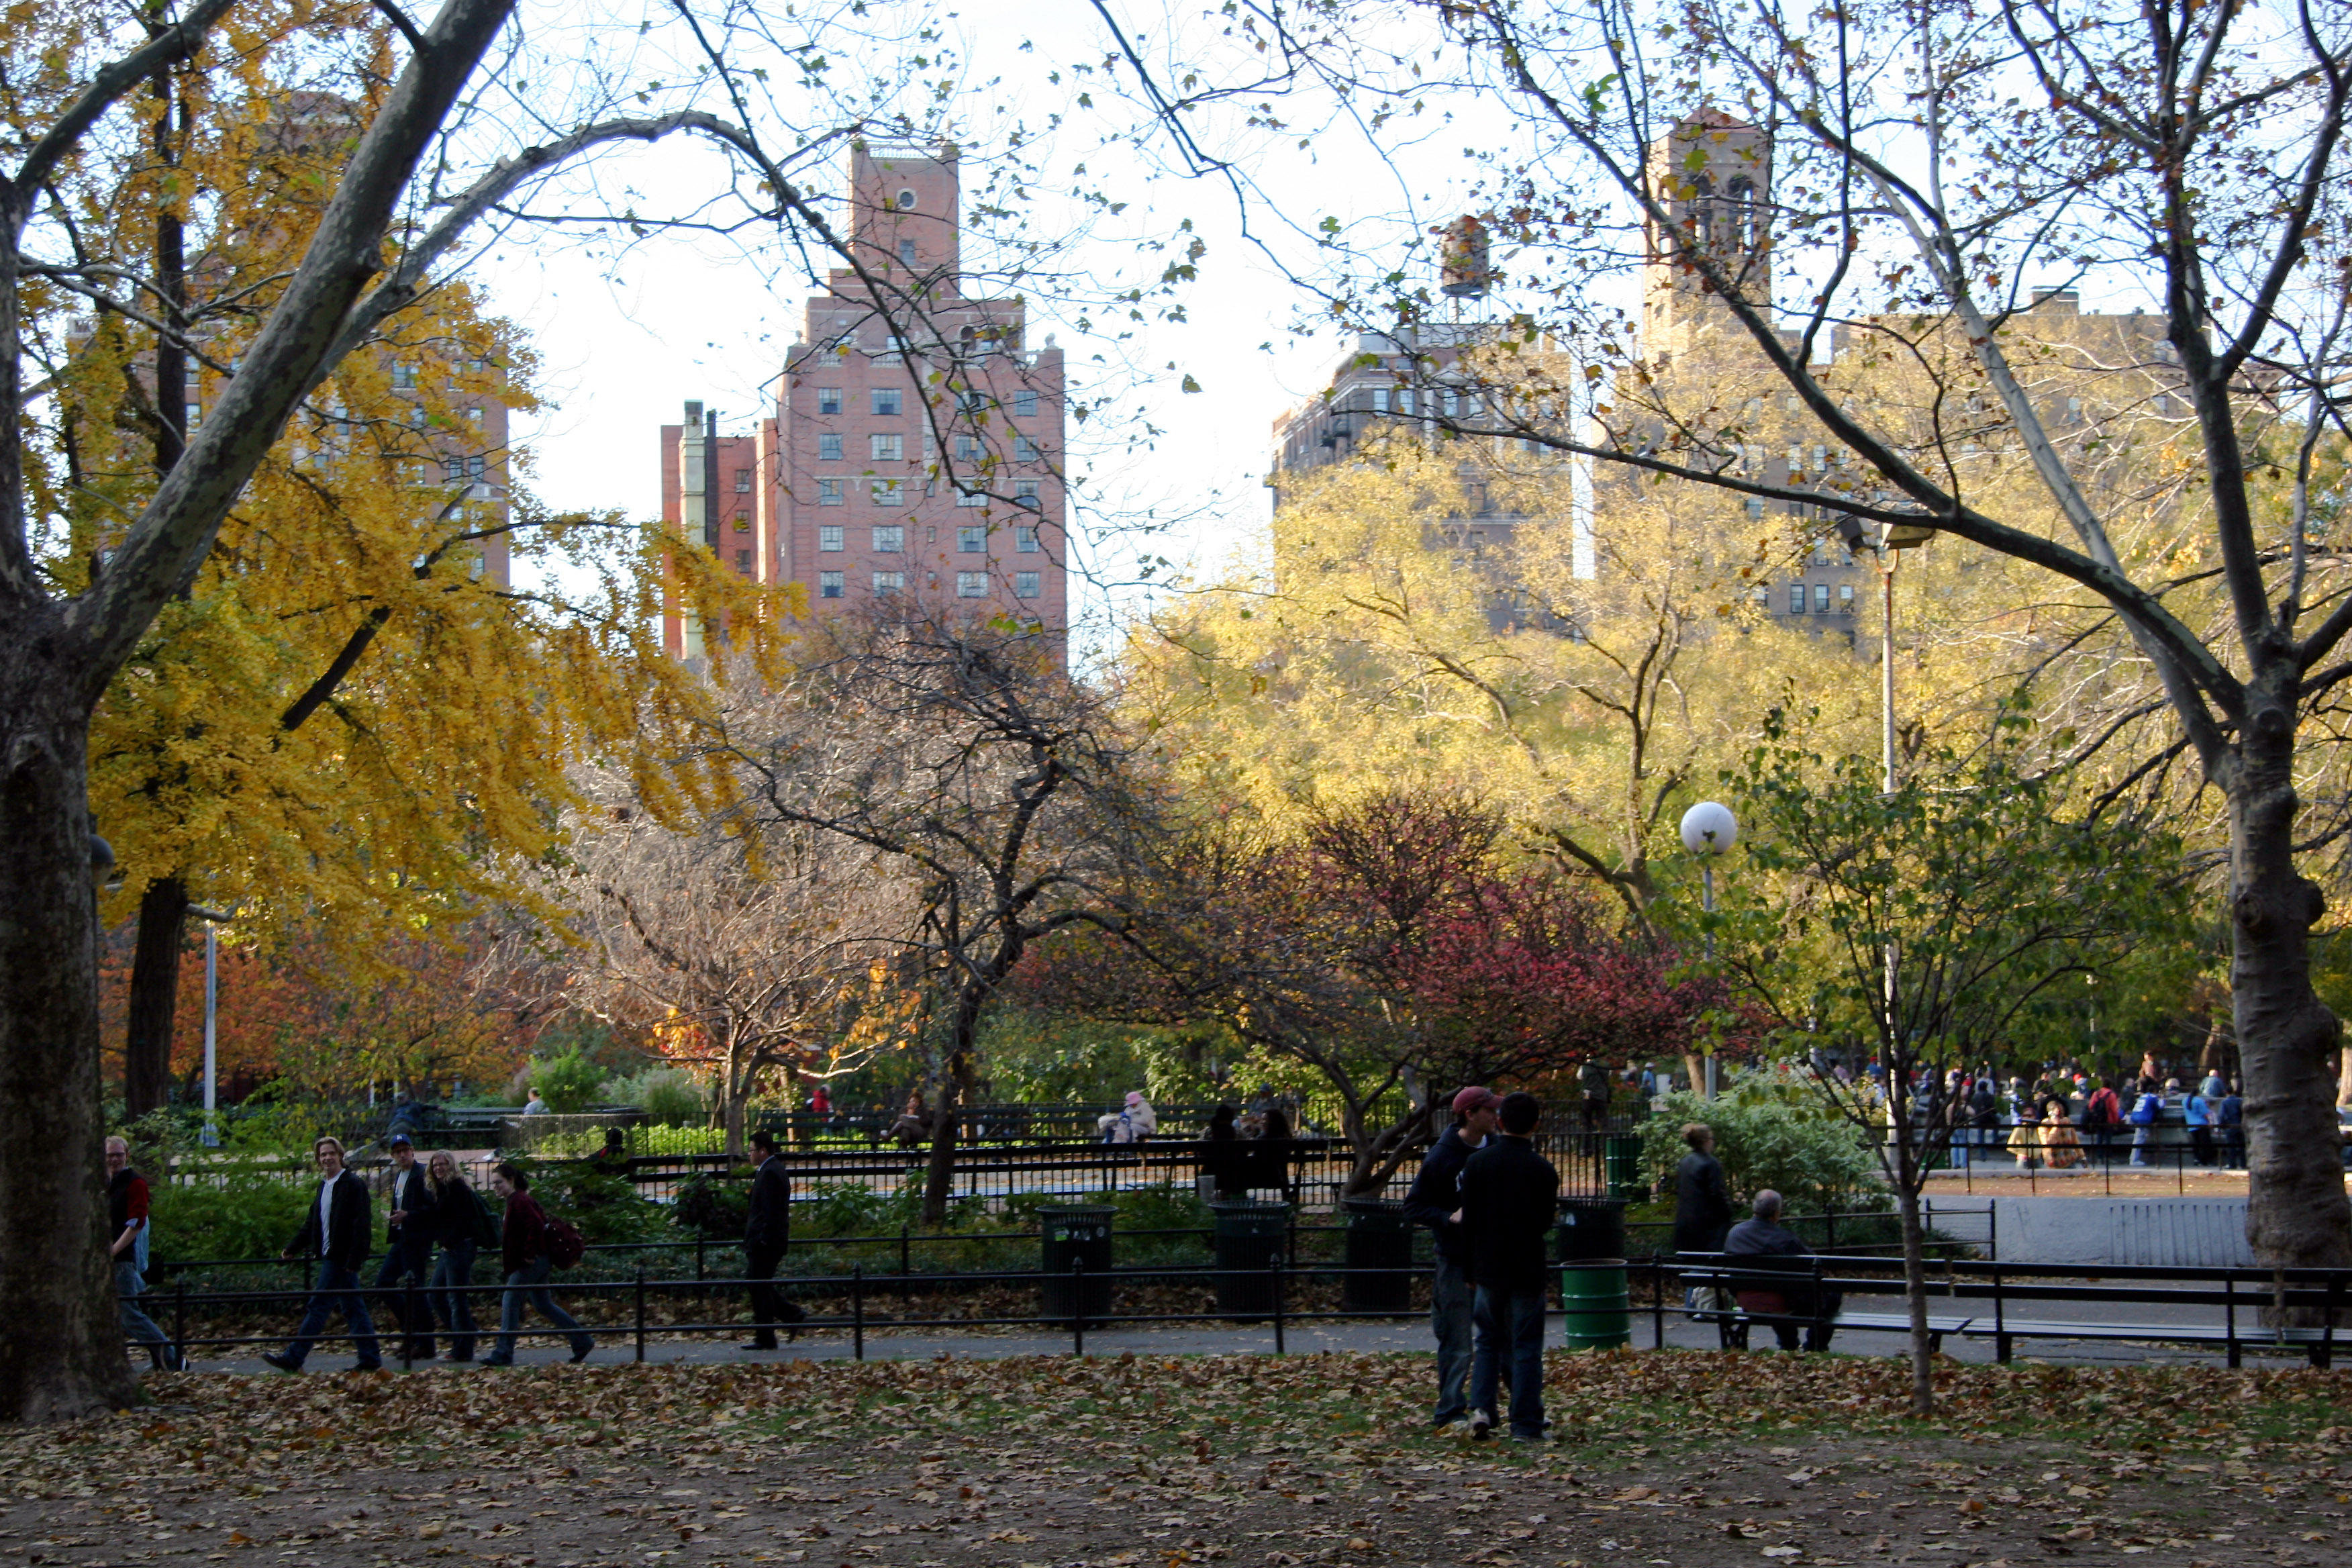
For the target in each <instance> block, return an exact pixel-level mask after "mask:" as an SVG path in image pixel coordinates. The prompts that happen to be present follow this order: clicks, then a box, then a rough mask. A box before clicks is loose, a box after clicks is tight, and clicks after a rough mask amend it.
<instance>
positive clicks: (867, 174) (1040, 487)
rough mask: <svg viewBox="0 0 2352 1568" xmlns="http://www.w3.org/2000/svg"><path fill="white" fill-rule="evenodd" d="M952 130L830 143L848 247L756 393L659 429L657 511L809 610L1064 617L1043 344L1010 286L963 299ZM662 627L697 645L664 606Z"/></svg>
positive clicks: (1050, 384)
mask: <svg viewBox="0 0 2352 1568" xmlns="http://www.w3.org/2000/svg"><path fill="white" fill-rule="evenodd" d="M957 162H958V160H957V154H956V150H955V149H954V148H953V147H952V146H948V147H941V148H938V149H927V150H924V151H922V152H919V153H914V152H903V153H893V152H877V151H876V150H874V149H872V148H869V147H867V146H865V145H863V144H861V145H859V146H857V147H856V148H854V149H853V150H852V152H851V153H850V155H849V169H848V187H849V195H848V234H849V237H850V249H851V253H852V256H853V257H854V258H855V265H854V266H851V267H845V268H835V269H834V270H833V271H831V272H830V273H829V274H828V275H827V278H826V289H825V291H824V293H821V294H816V295H813V296H811V297H810V298H809V299H808V300H807V302H806V305H805V307H804V314H803V322H802V328H801V331H800V336H799V341H797V342H794V343H793V345H792V347H791V348H790V349H789V350H788V351H787V352H786V353H785V356H784V363H783V374H782V387H781V390H780V394H779V395H778V397H777V400H776V404H775V407H774V411H773V412H772V414H768V415H765V416H762V417H761V419H760V420H759V422H758V424H757V426H756V427H755V428H754V429H753V430H752V431H751V432H750V433H748V434H745V433H722V432H721V431H720V429H719V416H718V414H717V412H716V411H715V410H711V409H709V408H706V407H705V406H704V405H702V404H701V403H700V402H690V403H688V404H687V405H686V406H685V409H684V415H685V417H684V418H683V419H681V421H680V422H679V423H678V424H676V425H665V426H662V427H661V478H662V515H663V518H664V520H665V521H667V522H668V523H669V524H671V525H672V526H673V527H674V528H677V529H678V530H679V531H681V532H683V533H684V534H685V535H686V537H688V539H699V540H700V541H701V542H703V543H704V544H705V545H707V546H708V547H709V549H710V550H711V552H713V553H714V554H715V555H716V556H717V557H718V559H719V562H720V563H722V564H724V565H726V566H728V567H730V568H731V569H733V570H734V571H736V572H738V573H740V574H742V575H743V576H745V577H747V578H750V579H751V580H753V581H755V582H760V583H772V584H782V583H793V584H799V585H800V587H801V589H802V590H803V593H804V594H805V595H807V599H808V607H809V613H810V614H811V615H814V616H823V615H825V614H827V613H828V612H843V613H860V614H870V613H874V612H876V611H877V610H878V611H881V612H883V613H887V612H888V610H889V608H890V607H891V606H892V605H898V604H907V603H910V602H911V603H914V604H919V605H921V606H922V607H923V609H924V610H925V611H926V612H927V613H932V614H942V615H948V616H956V615H960V614H970V615H973V616H998V615H1002V616H1010V617H1014V618H1017V619H1019V620H1021V621H1023V622H1025V623H1031V624H1035V625H1040V626H1045V627H1047V628H1050V629H1053V630H1055V631H1062V630H1065V629H1066V627H1067V626H1068V623H1069V584H1068V570H1067V568H1068V560H1069V552H1068V538H1069V535H1068V526H1067V517H1068V498H1067V492H1066V486H1065V482H1064V475H1065V468H1064V454H1065V452H1066V446H1065V439H1064V437H1065V429H1066V425H1065V409H1066V397H1065V384H1064V379H1063V364H1062V351H1061V350H1059V349H1058V348H1055V347H1054V346H1053V343H1052V340H1051V339H1050V338H1049V339H1048V340H1047V342H1046V344H1045V346H1044V347H1043V348H1039V349H1031V348H1029V347H1028V345H1027V342H1026V341H1025V340H1026V335H1027V322H1026V320H1025V311H1024V308H1023V304H1022V302H1021V301H1020V300H1013V299H986V298H973V297H968V296H966V295H965V294H964V292H963V281H964V274H963V271H962V268H961V185H960V180H959V176H958V169H957ZM663 636H664V643H665V646H666V647H667V648H668V650H669V651H670V653H671V654H673V655H674V656H676V657H678V658H699V657H701V656H702V654H703V652H704V647H705V639H704V636H703V631H702V628H701V627H699V626H697V625H696V624H695V622H694V617H693V616H690V615H688V614H685V613H683V612H682V611H681V610H680V608H679V607H678V606H677V605H676V604H675V603H673V604H671V605H668V606H667V612H666V615H665V621H664V629H663Z"/></svg>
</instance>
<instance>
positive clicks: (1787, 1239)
mask: <svg viewBox="0 0 2352 1568" xmlns="http://www.w3.org/2000/svg"><path fill="white" fill-rule="evenodd" d="M1717 1250H1718V1251H1721V1252H1723V1253H1726V1254H1727V1255H1729V1256H1731V1257H1734V1258H1811V1256H1812V1255H1813V1254H1812V1249H1811V1247H1807V1246H1806V1245H1805V1244H1804V1243H1803V1242H1801V1241H1799V1240H1798V1239H1797V1234H1796V1232H1794V1231H1792V1230H1790V1229H1788V1228H1787V1227H1785V1226H1779V1225H1775V1224H1773V1223H1772V1222H1771V1221H1770V1220H1769V1219H1743V1220H1741V1221H1740V1222H1739V1223H1738V1225H1735V1226H1732V1227H1731V1234H1730V1235H1729V1236H1727V1237H1724V1238H1723V1246H1722V1247H1719V1248H1717Z"/></svg>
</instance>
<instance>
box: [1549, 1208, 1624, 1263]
mask: <svg viewBox="0 0 2352 1568" xmlns="http://www.w3.org/2000/svg"><path fill="white" fill-rule="evenodd" d="M1554 1234H1555V1236H1556V1237H1557V1238H1558V1247H1559V1252H1558V1257H1559V1261H1560V1262H1562V1263H1564V1264H1565V1263H1581V1262H1584V1261H1586V1260H1587V1259H1590V1258H1609V1259H1611V1260H1612V1261H1622V1260H1623V1258H1624V1257H1625V1205H1623V1204H1622V1203H1621V1202H1619V1201H1618V1200H1617V1199H1615V1198H1562V1199H1560V1200H1559V1228H1558V1230H1557V1231H1556V1232H1555V1233H1554Z"/></svg>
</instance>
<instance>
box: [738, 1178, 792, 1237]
mask: <svg viewBox="0 0 2352 1568" xmlns="http://www.w3.org/2000/svg"><path fill="white" fill-rule="evenodd" d="M792 1234H793V1178H792V1176H791V1175H790V1174H789V1173H786V1171H785V1170H784V1162H783V1161H782V1158H780V1157H779V1156H777V1155H774V1154H771V1155H769V1156H768V1157H767V1158H766V1159H764V1160H762V1161H761V1162H760V1169H759V1173H758V1174H756V1175H754V1176H753V1177H752V1178H751V1210H750V1212H749V1213H747V1214H746V1215H744V1216H743V1245H744V1246H745V1247H759V1248H761V1249H762V1250H764V1251H771V1252H782V1250H783V1249H784V1243H785V1242H786V1241H787V1240H788V1239H790V1237H791V1236H792Z"/></svg>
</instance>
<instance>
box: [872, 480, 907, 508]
mask: <svg viewBox="0 0 2352 1568" xmlns="http://www.w3.org/2000/svg"><path fill="white" fill-rule="evenodd" d="M873 485H874V504H875V505H876V506H902V505H904V504H905V503H906V500H907V481H906V480H904V479H876V480H874V481H873Z"/></svg>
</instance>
